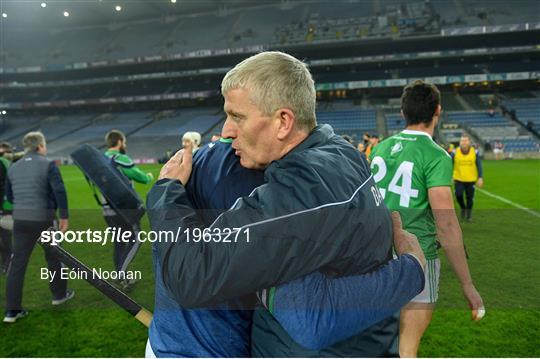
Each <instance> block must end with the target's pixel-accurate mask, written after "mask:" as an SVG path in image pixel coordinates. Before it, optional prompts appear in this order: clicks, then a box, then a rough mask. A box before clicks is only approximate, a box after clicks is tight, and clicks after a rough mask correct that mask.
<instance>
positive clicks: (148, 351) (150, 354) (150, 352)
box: [144, 339, 156, 358]
mask: <svg viewBox="0 0 540 359" xmlns="http://www.w3.org/2000/svg"><path fill="white" fill-rule="evenodd" d="M144 357H145V358H156V354H154V351H153V350H152V347H151V346H150V339H148V340H147V341H146V350H145V353H144Z"/></svg>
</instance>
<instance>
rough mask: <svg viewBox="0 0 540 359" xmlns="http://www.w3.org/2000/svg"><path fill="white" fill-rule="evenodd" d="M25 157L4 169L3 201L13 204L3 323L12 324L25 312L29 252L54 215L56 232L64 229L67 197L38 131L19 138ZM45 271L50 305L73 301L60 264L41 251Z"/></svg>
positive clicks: (50, 255) (72, 292)
mask: <svg viewBox="0 0 540 359" xmlns="http://www.w3.org/2000/svg"><path fill="white" fill-rule="evenodd" d="M22 142H23V146H24V149H25V152H26V153H25V155H24V156H23V158H21V159H20V160H19V161H17V162H16V163H14V164H13V165H12V166H11V167H10V168H9V170H8V177H7V183H6V196H7V199H8V200H9V201H10V202H11V203H13V220H14V224H13V257H12V261H11V265H10V268H9V271H8V275H7V283H6V313H5V317H4V323H14V322H16V321H17V320H18V319H20V318H22V317H25V316H26V315H27V314H28V312H26V311H25V310H24V309H23V308H22V291H23V284H24V276H25V273H26V267H27V265H28V260H29V259H30V255H31V254H32V250H33V249H34V246H35V244H36V242H37V240H38V239H39V237H40V235H41V232H42V231H44V230H47V229H48V228H50V227H51V226H53V221H54V220H55V218H56V212H57V211H58V214H59V216H60V220H59V229H60V231H62V232H65V231H66V230H67V229H68V203H67V194H66V189H65V187H64V182H63V181H62V176H61V174H60V170H59V169H58V167H57V166H56V164H55V163H54V162H53V161H50V160H48V159H47V158H46V157H45V155H46V154H47V144H46V142H45V137H44V136H43V134H42V133H41V132H29V133H27V134H26V135H25V136H24V138H23V141H22ZM44 250H45V259H46V260H47V267H48V269H49V271H52V272H53V273H56V275H55V276H54V278H53V280H52V282H50V284H49V287H50V290H51V293H52V295H53V299H52V304H53V305H60V304H62V303H64V302H66V301H68V300H69V299H71V298H73V296H74V295H75V291H74V290H72V289H67V280H66V279H62V278H60V271H61V268H62V264H61V263H60V261H59V260H58V259H56V257H55V256H54V255H53V254H52V253H50V250H49V249H47V248H44Z"/></svg>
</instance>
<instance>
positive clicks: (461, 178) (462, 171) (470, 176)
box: [452, 134, 484, 221]
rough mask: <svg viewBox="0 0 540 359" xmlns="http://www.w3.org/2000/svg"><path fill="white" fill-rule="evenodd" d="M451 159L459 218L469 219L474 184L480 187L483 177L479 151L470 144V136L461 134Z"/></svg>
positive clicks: (472, 202) (470, 216)
mask: <svg viewBox="0 0 540 359" xmlns="http://www.w3.org/2000/svg"><path fill="white" fill-rule="evenodd" d="M452 160H453V161H454V172H453V178H454V188H455V193H456V199H457V202H458V203H459V207H460V208H461V218H462V219H465V220H467V221H470V220H471V219H472V209H473V204H474V185H475V184H476V185H477V186H478V187H480V188H482V186H484V179H483V169H482V160H481V158H480V153H479V152H478V150H477V149H475V148H474V147H472V146H471V138H470V137H469V136H468V135H466V134H464V135H462V136H461V139H460V141H459V147H458V148H457V149H456V151H455V152H454V153H453V154H452ZM464 193H465V196H464V195H463V194H464Z"/></svg>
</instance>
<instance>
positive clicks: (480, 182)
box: [476, 177, 484, 188]
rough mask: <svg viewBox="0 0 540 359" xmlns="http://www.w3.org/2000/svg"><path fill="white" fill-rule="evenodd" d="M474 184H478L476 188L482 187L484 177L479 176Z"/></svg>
mask: <svg viewBox="0 0 540 359" xmlns="http://www.w3.org/2000/svg"><path fill="white" fill-rule="evenodd" d="M476 185H477V186H478V188H482V187H484V179H483V178H482V177H480V178H479V179H478V181H476Z"/></svg>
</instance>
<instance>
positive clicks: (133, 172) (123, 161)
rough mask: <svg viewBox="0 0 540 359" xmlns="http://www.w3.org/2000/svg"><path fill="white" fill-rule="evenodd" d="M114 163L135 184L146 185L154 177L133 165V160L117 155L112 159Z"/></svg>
mask: <svg viewBox="0 0 540 359" xmlns="http://www.w3.org/2000/svg"><path fill="white" fill-rule="evenodd" d="M114 162H115V163H116V164H117V165H118V166H119V168H120V170H121V171H122V173H123V174H124V175H125V176H126V177H127V178H129V179H130V180H133V181H135V182H139V183H142V184H148V183H150V182H152V180H153V179H154V176H153V175H152V174H151V173H150V172H149V173H144V172H143V171H141V169H140V168H139V167H137V166H136V165H135V163H134V162H133V160H132V159H131V158H129V157H128V156H126V155H119V156H116V157H115V158H114Z"/></svg>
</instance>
